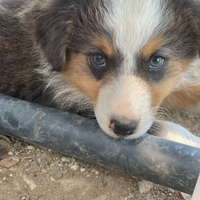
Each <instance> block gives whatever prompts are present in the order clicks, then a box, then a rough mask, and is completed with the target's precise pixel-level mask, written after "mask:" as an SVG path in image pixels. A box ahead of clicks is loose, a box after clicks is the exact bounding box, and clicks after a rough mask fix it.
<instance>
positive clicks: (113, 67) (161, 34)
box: [0, 0, 200, 147]
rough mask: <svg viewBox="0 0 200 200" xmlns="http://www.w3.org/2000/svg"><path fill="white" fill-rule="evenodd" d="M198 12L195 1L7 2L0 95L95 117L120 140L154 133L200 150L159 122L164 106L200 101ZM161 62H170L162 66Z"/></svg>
mask: <svg viewBox="0 0 200 200" xmlns="http://www.w3.org/2000/svg"><path fill="white" fill-rule="evenodd" d="M199 11H200V2H199V1H193V0H176V1H173V0H157V1H155V0H136V1H132V0H93V1H91V0H84V1H83V0H33V1H32V0H1V1H0V92H1V93H3V94H6V95H10V96H14V97H17V98H21V99H24V100H28V101H33V102H36V103H39V104H43V105H47V106H51V107H56V108H59V109H62V110H64V111H69V112H74V113H77V114H81V115H84V116H89V117H93V116H94V115H95V116H96V118H97V121H98V123H99V125H100V127H101V128H102V129H103V130H104V131H105V132H106V133H107V134H109V135H110V136H112V137H124V138H127V139H132V138H137V137H140V136H141V135H142V134H144V133H146V132H149V133H150V134H154V135H157V136H160V137H164V138H167V139H170V140H174V141H177V142H182V143H185V144H189V145H192V146H198V147H200V146H199V144H200V139H199V138H197V137H195V136H193V135H192V134H191V133H189V132H188V131H187V130H185V129H184V128H182V127H180V126H179V125H176V124H173V123H170V122H164V121H158V120H156V113H157V110H158V109H159V107H160V106H164V107H167V108H178V109H182V110H192V109H193V108H195V107H199V105H200V82H199V78H198V75H197V76H196V75H195V73H197V70H198V65H199V62H198V60H199V56H198V55H199V52H200V15H199ZM96 55H98V56H99V55H100V57H96V58H97V59H102V57H101V56H103V59H104V61H105V62H104V63H103V65H98V66H97V65H96V64H95V63H94V56H96ZM155 56H157V57H161V58H163V60H164V61H163V65H162V67H160V68H157V69H155V68H152V67H151V66H150V63H151V59H152V58H154V57H155ZM96 58H95V59H96ZM199 77H200V76H199ZM132 122H134V123H132ZM117 124H118V125H119V124H121V125H120V127H118V129H120V130H121V129H122V128H123V129H124V130H126V131H125V133H128V134H127V135H123V134H124V133H123V134H121V135H119V134H116V131H115V129H116V128H117ZM133 124H134V127H133ZM155 127H156V128H155Z"/></svg>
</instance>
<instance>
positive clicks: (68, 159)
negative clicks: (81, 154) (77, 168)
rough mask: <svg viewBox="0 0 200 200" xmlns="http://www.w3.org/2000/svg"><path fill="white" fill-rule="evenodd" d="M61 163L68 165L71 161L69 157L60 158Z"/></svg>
mask: <svg viewBox="0 0 200 200" xmlns="http://www.w3.org/2000/svg"><path fill="white" fill-rule="evenodd" d="M61 161H62V162H63V163H70V161H71V159H70V158H69V157H62V158H61Z"/></svg>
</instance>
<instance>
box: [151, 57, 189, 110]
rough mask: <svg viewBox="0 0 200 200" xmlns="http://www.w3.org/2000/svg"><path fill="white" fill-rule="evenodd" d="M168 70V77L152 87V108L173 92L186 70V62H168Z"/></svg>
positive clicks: (156, 106)
mask: <svg viewBox="0 0 200 200" xmlns="http://www.w3.org/2000/svg"><path fill="white" fill-rule="evenodd" d="M168 68H169V69H168V76H167V77H166V78H165V79H164V80H162V81H161V82H160V83H159V84H155V85H153V86H152V91H153V94H152V95H153V100H152V107H154V108H158V107H159V106H160V104H161V103H162V102H163V100H164V99H165V98H166V97H167V96H168V95H169V94H170V93H171V92H172V91H173V89H174V88H175V86H176V84H177V83H178V81H179V80H180V79H181V78H182V75H183V73H184V72H185V71H186V70H187V68H188V60H182V61H169V64H168ZM155 111H156V110H155Z"/></svg>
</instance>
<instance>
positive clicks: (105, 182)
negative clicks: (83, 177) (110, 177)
mask: <svg viewBox="0 0 200 200" xmlns="http://www.w3.org/2000/svg"><path fill="white" fill-rule="evenodd" d="M101 183H102V185H103V187H106V186H107V185H108V182H107V181H106V180H104V179H102V180H101Z"/></svg>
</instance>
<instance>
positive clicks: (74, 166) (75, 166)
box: [71, 165, 79, 171]
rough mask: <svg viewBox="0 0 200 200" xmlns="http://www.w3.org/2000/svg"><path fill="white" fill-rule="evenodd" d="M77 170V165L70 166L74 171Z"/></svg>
mask: <svg viewBox="0 0 200 200" xmlns="http://www.w3.org/2000/svg"><path fill="white" fill-rule="evenodd" d="M78 168H79V166H78V165H72V166H71V169H73V170H74V171H76V170H77V169H78Z"/></svg>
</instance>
